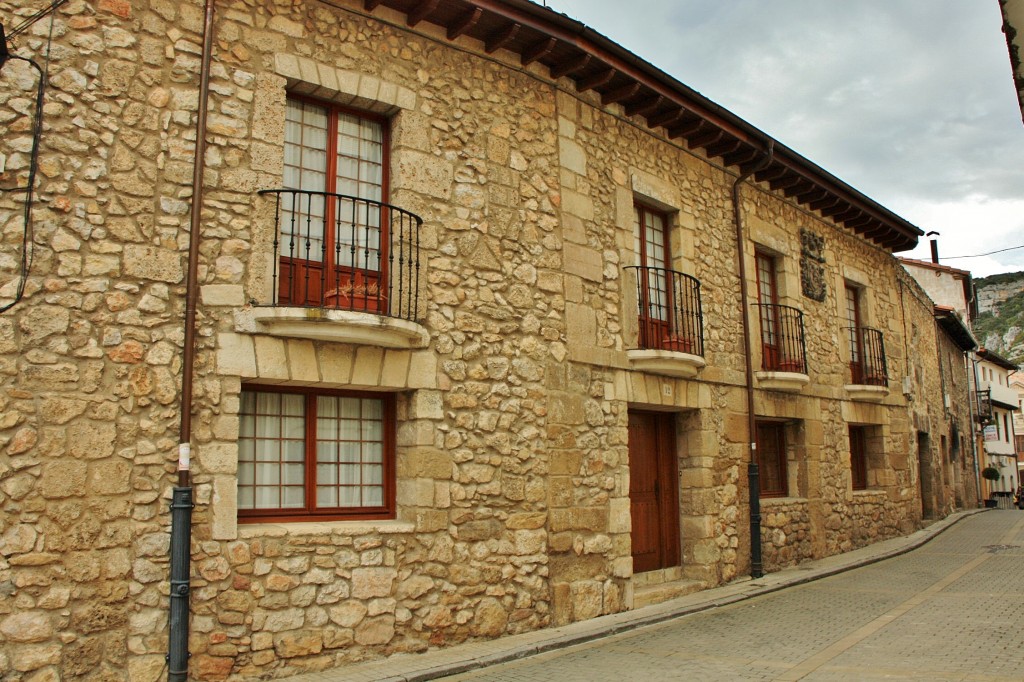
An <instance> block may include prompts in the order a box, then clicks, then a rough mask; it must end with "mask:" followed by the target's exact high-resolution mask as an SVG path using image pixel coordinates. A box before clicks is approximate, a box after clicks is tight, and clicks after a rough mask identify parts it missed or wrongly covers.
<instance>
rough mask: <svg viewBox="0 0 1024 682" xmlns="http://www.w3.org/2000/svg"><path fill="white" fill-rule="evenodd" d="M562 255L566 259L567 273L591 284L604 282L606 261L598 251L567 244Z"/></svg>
mask: <svg viewBox="0 0 1024 682" xmlns="http://www.w3.org/2000/svg"><path fill="white" fill-rule="evenodd" d="M562 255H563V258H564V259H565V272H566V273H568V274H570V275H578V276H579V277H582V278H583V279H585V280H589V281H591V282H601V281H603V280H604V261H603V260H602V257H601V252H600V251H598V250H597V249H592V248H590V247H588V246H583V245H580V244H572V243H570V242H566V243H565V244H564V247H563V253H562Z"/></svg>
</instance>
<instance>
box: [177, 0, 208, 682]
mask: <svg viewBox="0 0 1024 682" xmlns="http://www.w3.org/2000/svg"><path fill="white" fill-rule="evenodd" d="M213 2H214V0H206V19H205V22H204V24H203V59H202V66H201V67H200V73H199V113H198V118H197V121H196V151H195V160H194V162H193V166H192V215H191V221H190V224H189V245H188V278H187V283H186V289H185V341H184V346H185V347H184V357H183V360H182V364H183V367H182V378H181V406H180V411H181V428H180V430H179V437H178V485H177V486H176V487H175V488H174V491H173V493H172V497H171V604H170V622H169V628H168V629H169V635H168V647H167V649H168V653H167V679H168V681H169V682H186V680H187V679H188V659H189V656H190V654H189V652H188V625H189V623H188V617H189V591H190V589H191V588H190V579H189V574H190V568H189V560H190V557H191V547H192V507H193V502H192V476H191V472H190V466H191V465H190V459H191V449H192V443H191V441H192V384H193V379H194V375H195V340H196V299H197V298H198V289H199V237H200V231H201V219H202V212H203V169H204V160H205V157H206V110H207V100H208V99H209V95H210V59H211V56H212V53H213Z"/></svg>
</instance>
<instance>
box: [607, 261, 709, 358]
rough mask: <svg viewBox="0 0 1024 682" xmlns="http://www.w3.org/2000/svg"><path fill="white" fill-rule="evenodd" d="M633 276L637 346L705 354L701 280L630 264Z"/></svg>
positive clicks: (648, 348)
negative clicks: (635, 294)
mask: <svg viewBox="0 0 1024 682" xmlns="http://www.w3.org/2000/svg"><path fill="white" fill-rule="evenodd" d="M625 269H626V270H633V271H635V274H636V291H637V310H638V312H639V320H638V322H639V325H638V326H639V335H638V345H639V347H640V348H641V349H643V350H670V351H677V352H681V353H690V354H691V355H698V356H701V357H703V355H704V325H703V316H702V313H701V304H700V281H699V280H697V279H696V278H694V277H691V276H690V275H685V274H683V273H681V272H676V271H675V270H667V269H665V268H654V267H646V266H639V265H631V266H627V267H626V268H625Z"/></svg>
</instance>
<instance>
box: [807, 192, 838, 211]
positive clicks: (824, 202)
mask: <svg viewBox="0 0 1024 682" xmlns="http://www.w3.org/2000/svg"><path fill="white" fill-rule="evenodd" d="M838 203H840V199H839V197H837V196H836V195H835V194H826V195H825V196H823V197H822V198H821V199H817V200H815V201H812V202H811V203H810V209H811V210H812V211H821V212H822V213H824V212H825V211H827V210H828V209H830V208H832V207H833V206H835V205H836V204H838Z"/></svg>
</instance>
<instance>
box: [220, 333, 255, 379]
mask: <svg viewBox="0 0 1024 682" xmlns="http://www.w3.org/2000/svg"><path fill="white" fill-rule="evenodd" d="M217 373H218V374H220V375H221V376H239V377H243V378H246V379H250V378H254V377H257V376H259V372H258V371H257V369H256V351H255V348H254V345H253V340H252V337H251V336H246V335H244V334H233V333H221V334H217Z"/></svg>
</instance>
